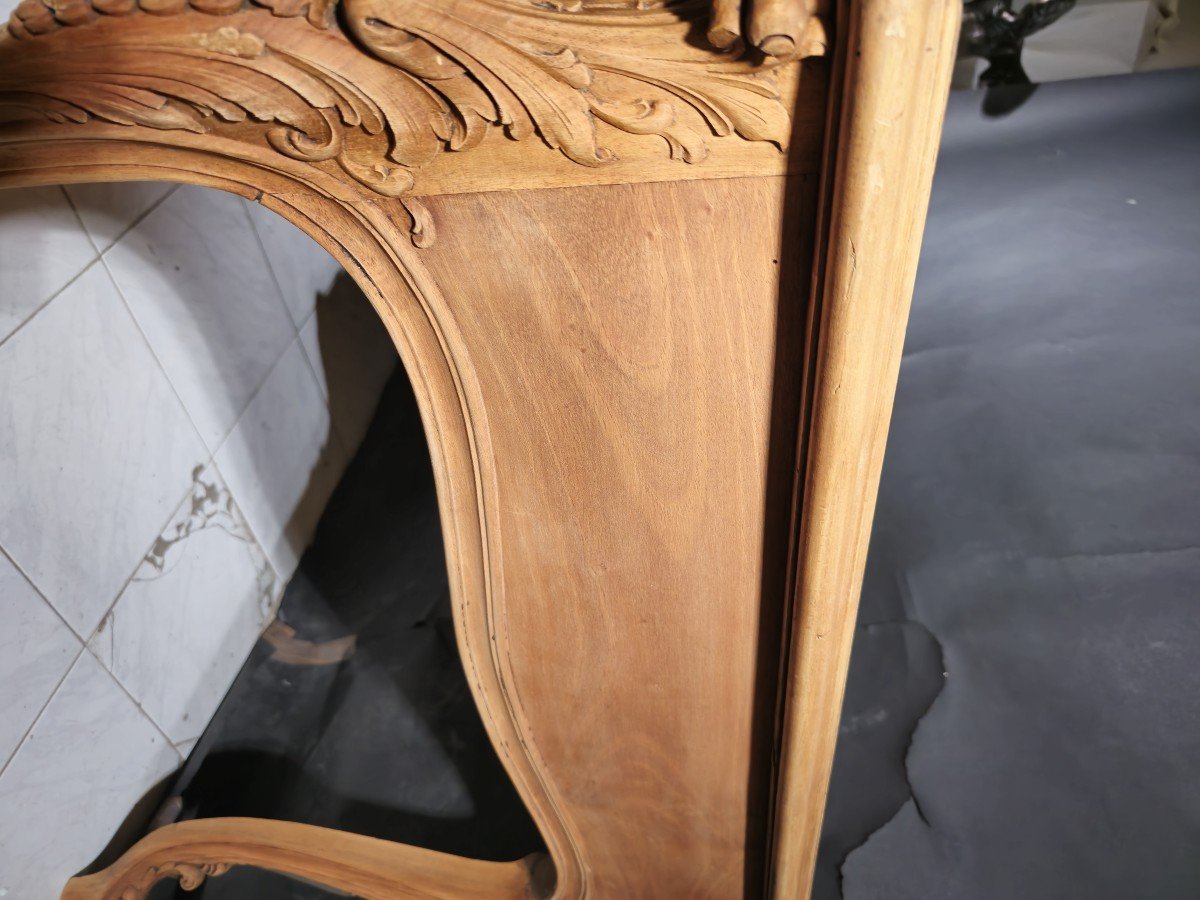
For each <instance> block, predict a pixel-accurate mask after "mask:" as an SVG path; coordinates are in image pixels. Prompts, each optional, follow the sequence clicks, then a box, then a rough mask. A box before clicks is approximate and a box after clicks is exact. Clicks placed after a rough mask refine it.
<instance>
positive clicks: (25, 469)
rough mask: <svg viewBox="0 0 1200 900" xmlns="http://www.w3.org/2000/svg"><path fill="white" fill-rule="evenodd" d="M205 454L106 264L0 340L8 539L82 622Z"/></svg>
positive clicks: (70, 615) (0, 509)
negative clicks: (13, 332)
mask: <svg viewBox="0 0 1200 900" xmlns="http://www.w3.org/2000/svg"><path fill="white" fill-rule="evenodd" d="M206 455H207V454H206V451H205V448H204V445H203V444H202V443H201V442H200V440H199V438H198V437H197V436H196V433H195V430H194V429H193V428H192V425H191V423H190V422H189V421H188V419H187V416H186V415H185V413H184V411H183V409H182V408H181V407H180V405H179V400H178V398H177V397H176V396H175V394H174V392H172V390H171V386H170V384H169V383H168V382H167V379H166V376H164V375H163V372H162V370H161V369H160V368H159V367H158V365H157V363H156V362H155V361H154V357H153V355H152V354H151V353H150V350H149V348H147V346H146V343H145V341H144V340H143V339H142V336H141V334H140V333H139V332H138V330H137V327H136V326H135V325H134V322H133V320H132V319H131V318H130V316H129V311H128V310H127V309H126V308H125V305H124V304H123V303H122V302H121V298H120V296H119V295H118V293H117V290H116V288H115V287H114V286H113V284H112V281H111V280H110V279H109V277H108V275H107V273H106V272H105V270H104V267H103V266H101V265H100V264H96V265H93V266H92V267H91V268H90V269H88V270H87V271H86V272H85V273H84V274H83V275H81V276H80V277H79V279H78V280H76V281H75V282H74V283H72V284H71V286H70V287H68V288H67V289H66V290H65V291H63V292H62V293H61V294H60V295H59V296H58V297H56V298H55V299H54V301H53V302H51V303H50V305H49V306H47V307H46V309H44V310H43V311H42V312H40V313H39V314H38V315H37V316H35V317H34V319H33V320H32V321H31V322H30V323H29V324H28V325H26V326H25V327H24V328H22V329H21V330H20V331H19V332H17V333H16V334H15V335H13V336H12V338H11V339H9V340H8V341H7V342H6V343H5V344H3V345H2V346H0V485H2V486H3V488H2V489H0V546H3V547H4V548H5V549H6V550H7V551H8V552H9V554H10V555H11V556H12V557H13V559H14V560H15V561H16V562H17V563H18V564H19V565H20V566H21V568H22V569H23V570H24V571H25V572H26V573H27V574H28V575H29V577H30V579H31V580H32V581H33V583H34V584H35V585H36V586H37V587H38V589H39V590H40V591H41V592H42V594H44V595H45V596H46V598H47V599H49V600H50V602H51V603H52V604H53V605H54V607H55V608H56V609H57V610H58V612H59V613H60V614H61V615H62V616H63V618H65V619H66V620H67V621H68V622H69V623H70V624H71V626H72V627H74V628H75V629H76V630H77V631H79V633H80V634H82V635H84V636H87V635H89V634H91V631H92V629H93V628H95V626H96V625H97V624H98V623H99V621H100V619H101V617H102V616H103V615H104V613H105V611H106V610H107V609H108V607H109V605H110V604H111V603H112V601H113V600H114V599H116V596H117V593H118V592H119V591H120V589H121V586H122V585H123V584H124V582H125V580H126V579H127V578H128V577H129V575H130V574H131V573H132V572H133V570H134V569H135V568H136V567H137V565H138V561H139V560H140V559H141V558H142V556H143V554H145V552H146V548H147V547H149V546H150V543H151V541H153V540H154V536H155V535H156V534H158V532H159V531H160V530H161V529H162V526H163V523H164V522H166V521H167V519H168V518H169V516H170V515H171V510H173V509H174V508H175V507H176V506H177V505H178V504H179V499H180V498H181V497H182V496H184V494H185V493H186V492H187V487H188V483H189V482H190V476H191V472H192V471H193V469H194V468H195V467H196V465H198V464H201V463H203V462H204V460H205V457H206Z"/></svg>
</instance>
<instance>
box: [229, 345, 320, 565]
mask: <svg viewBox="0 0 1200 900" xmlns="http://www.w3.org/2000/svg"><path fill="white" fill-rule="evenodd" d="M216 463H217V468H218V469H220V470H221V474H222V475H224V476H225V481H226V483H227V484H228V485H229V488H230V490H231V491H232V492H233V496H234V498H235V499H236V501H237V503H238V506H240V507H241V510H242V512H243V513H244V514H245V516H246V519H247V520H248V521H249V523H250V528H251V529H252V530H253V532H254V534H255V536H256V537H257V538H258V541H259V543H260V544H262V546H263V548H264V549H265V550H266V551H267V555H268V556H269V557H270V558H271V562H272V563H273V564H274V565H275V571H276V572H278V573H279V575H280V577H281V578H282V579H283V580H285V581H286V580H287V579H288V577H290V576H291V574H292V572H293V571H294V570H295V568H296V563H297V562H298V561H299V559H300V554H301V553H302V552H303V551H304V548H305V547H307V546H308V544H309V542H310V540H311V539H312V535H313V532H314V530H315V528H316V524H317V520H318V519H319V518H320V516H321V512H322V511H323V510H324V508H325V502H326V501H327V500H328V499H329V495H330V494H331V493H332V492H333V488H334V487H335V486H336V484H337V478H338V476H339V475H340V473H341V471H342V468H343V466H344V455H343V453H342V451H341V449H340V447H339V445H338V443H337V442H336V441H335V440H332V439H331V430H330V426H329V410H328V409H327V408H326V406H325V398H324V397H323V396H322V395H321V391H320V389H319V388H318V387H317V383H316V380H315V379H314V378H313V374H312V370H311V369H310V368H309V366H308V362H307V360H306V359H305V356H304V351H303V350H302V349H301V346H300V342H299V341H298V340H297V341H296V342H294V343H293V344H292V346H291V347H289V348H288V351H287V352H286V353H285V354H284V355H283V358H282V359H280V361H279V365H277V366H276V367H275V369H274V370H273V371H272V372H271V374H270V376H269V377H268V378H267V381H266V383H265V384H264V385H263V387H262V390H261V391H259V392H258V394H257V395H256V396H255V398H254V401H253V402H252V403H251V404H250V407H249V409H247V410H246V414H245V415H244V416H242V418H241V420H240V421H239V422H238V424H237V427H236V428H234V430H233V433H232V434H230V436H229V440H227V441H226V442H225V444H224V445H223V446H222V447H221V449H220V450H218V451H217V455H216Z"/></svg>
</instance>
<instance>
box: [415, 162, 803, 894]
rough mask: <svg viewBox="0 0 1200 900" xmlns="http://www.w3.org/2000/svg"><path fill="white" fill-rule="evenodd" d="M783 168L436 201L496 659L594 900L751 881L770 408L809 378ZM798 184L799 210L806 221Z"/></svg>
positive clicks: (759, 778)
mask: <svg viewBox="0 0 1200 900" xmlns="http://www.w3.org/2000/svg"><path fill="white" fill-rule="evenodd" d="M784 185H785V180H784V179H782V178H759V179H738V180H726V181H710V182H688V183H675V184H654V185H631V186H620V187H609V188H572V189H563V190H546V191H536V192H523V193H505V192H500V193H492V194H482V195H474V196H457V197H443V198H436V199H434V200H431V203H430V208H431V211H432V212H433V214H434V216H435V218H436V219H437V220H438V222H439V223H440V226H441V234H440V236H439V239H438V242H437V243H436V244H435V246H434V247H433V249H432V250H430V251H427V252H426V253H425V254H424V255H423V256H422V260H423V262H424V263H425V265H426V266H427V267H428V268H429V271H430V272H431V274H432V275H433V276H434V278H435V279H436V281H437V282H438V283H439V284H440V285H441V288H442V290H443V292H444V293H445V296H446V301H447V305H448V307H449V308H450V309H451V310H452V314H453V316H454V319H455V322H456V330H457V331H458V332H459V333H460V334H461V336H462V339H463V342H464V345H465V346H466V347H468V348H470V354H471V360H472V368H473V371H474V375H475V377H476V379H477V381H478V390H479V395H480V401H481V409H482V412H483V414H484V415H486V419H487V421H486V432H487V434H488V435H489V436H490V446H489V447H483V448H481V458H482V459H483V460H484V465H483V477H484V482H483V485H482V487H483V491H484V495H485V496H486V497H487V521H488V528H489V545H490V547H491V548H492V555H491V563H492V565H493V567H494V568H493V590H494V592H495V594H494V596H493V599H492V610H493V612H492V621H491V627H492V629H493V634H494V641H495V652H496V654H497V665H498V666H499V668H500V670H501V671H502V673H503V676H502V678H503V681H504V685H505V693H506V694H507V696H508V699H509V702H510V703H511V704H512V709H513V714H514V717H515V719H516V721H517V727H518V730H519V731H520V732H521V733H522V735H523V739H524V740H525V741H526V742H527V746H528V747H529V750H530V753H531V755H532V756H533V758H534V759H535V761H536V765H537V766H538V768H539V771H540V772H541V774H542V777H543V779H544V783H545V785H546V790H547V793H548V794H549V796H550V797H551V799H552V801H553V803H554V805H555V806H556V808H557V810H558V812H559V816H560V818H561V819H562V821H563V822H564V823H565V826H566V830H567V832H568V833H569V835H570V838H571V842H572V844H573V847H574V849H575V852H576V853H577V854H578V855H579V858H580V859H581V860H582V862H583V865H582V869H583V871H584V872H585V878H586V886H587V889H588V890H589V891H594V892H595V895H596V896H599V897H665V896H687V897H740V896H743V892H744V891H745V890H746V888H747V886H748V885H750V886H752V885H754V884H756V883H759V875H760V872H759V870H758V866H759V864H760V862H761V859H760V857H759V853H758V851H759V850H760V849H761V847H757V846H754V843H755V842H756V840H757V842H758V843H761V834H760V826H761V824H762V823H761V822H756V821H752V817H753V816H758V817H762V816H763V815H764V811H763V809H762V804H761V803H760V802H759V799H758V798H757V797H756V796H755V794H756V793H758V792H765V791H766V790H767V784H766V781H765V771H764V770H762V769H760V768H759V764H760V763H761V762H762V761H763V760H762V759H761V758H760V759H758V760H756V759H755V750H756V749H757V750H760V751H762V750H764V749H765V747H764V746H763V744H762V743H761V742H760V743H757V744H756V742H755V737H756V735H755V730H756V729H759V730H760V731H762V730H764V729H765V730H767V731H768V733H769V729H770V727H771V725H770V720H769V716H767V717H760V718H759V720H758V721H757V722H756V721H755V711H756V706H758V705H760V704H762V703H764V702H765V703H766V704H767V706H768V707H769V706H770V703H771V701H772V700H773V697H764V695H763V693H762V691H761V686H760V682H761V672H760V669H759V667H760V664H761V660H760V659H759V656H758V654H759V648H760V646H762V644H763V642H766V644H767V645H768V646H777V641H778V633H777V626H773V627H772V628H771V629H769V630H768V633H766V634H764V633H763V632H762V627H761V626H762V623H763V622H764V620H765V621H768V622H774V621H775V617H776V615H777V614H778V609H779V606H780V605H781V593H774V594H772V595H769V596H764V589H763V585H764V579H766V581H767V583H769V584H776V583H778V582H776V581H775V574H776V573H774V572H764V569H763V566H764V556H769V557H770V558H771V559H772V560H777V559H778V556H777V554H774V553H772V552H771V551H772V550H773V548H771V547H769V546H768V544H770V543H771V542H779V541H780V540H781V537H782V534H783V529H776V530H775V531H774V532H773V533H772V534H771V535H769V536H768V537H766V538H765V539H764V528H765V523H766V521H767V519H768V517H769V513H768V502H767V501H768V497H767V491H768V475H769V468H770V454H769V451H770V443H771V428H772V425H773V424H774V425H775V426H776V427H779V425H780V423H778V422H776V423H772V422H771V411H772V407H773V404H775V401H776V400H777V393H778V392H779V391H783V392H784V393H785V394H790V395H791V397H792V398H793V400H794V397H795V393H796V388H797V372H796V370H795V368H794V366H792V367H788V366H783V367H782V368H783V369H784V371H783V372H782V373H781V372H777V370H776V369H777V359H776V349H777V348H776V336H777V334H778V333H779V331H780V329H781V321H780V320H781V319H782V320H783V323H784V324H783V325H782V328H783V331H784V332H785V333H792V331H793V330H794V329H791V328H790V326H789V325H788V324H787V322H788V320H789V318H791V319H796V318H799V317H800V316H801V314H802V312H803V305H804V304H803V300H802V297H803V293H802V292H800V291H799V290H796V286H797V285H798V284H799V283H800V282H801V281H802V280H803V279H802V278H801V276H800V275H799V273H798V270H799V269H802V268H803V267H804V266H805V262H804V260H803V259H802V258H801V253H800V252H798V251H799V246H798V245H790V246H788V247H786V248H785V249H784V250H783V251H782V253H781V249H780V240H781V234H782V233H783V221H784V220H783V207H784V200H785V192H784ZM802 188H803V184H802V182H800V181H798V180H797V181H794V182H793V191H792V192H791V197H790V200H791V202H792V205H793V208H792V209H791V210H790V214H791V215H794V216H797V217H798V218H800V219H801V220H804V221H811V212H808V211H807V210H806V209H805V206H806V204H805V203H804V200H803V198H804V191H803V190H802ZM735 222H736V223H737V225H736V227H733V226H734V223H735ZM781 270H785V271H787V272H788V275H787V277H786V282H787V284H788V285H789V286H790V288H791V289H792V290H794V291H795V293H794V294H793V295H791V296H787V297H785V298H784V299H783V300H782V301H781V300H780V296H779V294H780V272H781ZM785 358H786V359H788V360H794V359H795V358H796V348H795V347H794V346H793V347H787V348H786V349H785ZM782 406H783V407H784V408H786V407H787V406H788V404H787V403H784V404H782ZM777 408H778V407H777ZM792 408H793V413H792V414H793V416H794V402H793V403H792ZM789 421H794V418H793V419H790V420H789ZM782 427H783V429H784V431H785V432H787V431H789V430H790V429H789V426H788V423H787V422H785V423H783V424H782ZM793 433H794V432H793ZM783 475H784V476H785V477H784V479H783V481H784V482H785V483H786V482H787V481H788V479H789V478H790V470H785V471H784V472H783ZM782 493H783V494H784V495H786V491H782ZM775 564H776V563H775V562H773V563H772V565H775ZM764 605H765V607H766V609H765V612H764ZM769 668H771V667H769ZM770 675H771V676H774V670H773V668H771V671H770ZM759 736H760V737H761V734H760V735H759ZM756 835H759V837H758V838H757V839H755V836H756ZM748 843H749V844H750V845H749V846H748Z"/></svg>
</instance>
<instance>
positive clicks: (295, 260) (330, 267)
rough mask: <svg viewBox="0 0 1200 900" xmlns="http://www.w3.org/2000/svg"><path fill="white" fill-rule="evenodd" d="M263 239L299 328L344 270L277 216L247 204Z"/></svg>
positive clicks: (316, 245)
mask: <svg viewBox="0 0 1200 900" xmlns="http://www.w3.org/2000/svg"><path fill="white" fill-rule="evenodd" d="M246 208H247V209H248V210H249V211H250V217H251V218H252V219H253V220H254V227H255V229H256V230H257V231H258V235H259V237H260V238H261V239H262V244H263V249H264V250H266V252H267V259H269V260H270V261H271V269H272V271H274V273H275V277H276V279H278V281H279V289H280V290H281V291H283V299H284V300H285V301H287V306H288V310H289V311H290V312H291V314H292V320H293V321H294V322H295V323H296V324H297V325H300V324H301V323H302V322H304V321H306V320H307V319H308V317H309V316H310V315H311V314H312V311H313V308H314V307H315V306H316V303H317V297H318V296H319V295H321V294H323V293H325V292H326V291H328V290H329V287H330V285H332V284H333V279H334V278H335V277H336V276H337V275H339V274H341V272H342V267H341V265H339V264H338V262H337V261H336V260H335V259H334V258H333V257H332V256H330V255H329V254H328V253H326V252H325V250H324V248H322V247H321V245H320V244H318V243H317V242H316V241H314V240H313V239H312V238H310V237H309V236H308V235H306V234H305V233H304V232H303V231H301V230H300V229H299V228H297V227H296V226H294V225H293V224H292V223H291V222H289V221H287V220H286V219H284V218H283V217H282V216H280V215H278V214H277V213H273V212H271V210H269V209H267V208H266V207H264V206H262V205H260V204H258V203H251V202H249V201H247V202H246Z"/></svg>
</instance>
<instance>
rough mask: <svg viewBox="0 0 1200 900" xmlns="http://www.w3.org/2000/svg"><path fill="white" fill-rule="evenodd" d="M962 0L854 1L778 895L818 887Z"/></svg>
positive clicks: (841, 70)
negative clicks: (823, 829) (847, 687)
mask: <svg viewBox="0 0 1200 900" xmlns="http://www.w3.org/2000/svg"><path fill="white" fill-rule="evenodd" d="M961 10H962V4H961V2H960V0H856V2H853V3H850V2H842V3H840V4H839V9H838V21H837V29H838V31H839V33H841V34H842V36H841V37H839V40H838V42H837V51H836V53H837V55H836V57H835V60H834V65H835V69H834V74H833V77H832V82H833V84H834V86H835V87H834V91H833V94H832V96H831V101H830V126H831V127H830V129H829V143H828V146H827V151H826V165H825V167H824V175H823V185H822V194H823V201H822V207H823V209H822V213H821V216H822V220H821V223H820V224H819V229H820V232H819V236H818V246H825V248H826V249H825V251H824V256H823V257H822V258H820V259H818V261H817V266H818V268H817V272H816V277H815V278H814V294H813V303H812V304H811V313H810V315H811V318H810V324H809V340H808V341H807V342H806V346H807V348H808V349H807V352H808V353H809V359H808V360H807V365H806V368H807V369H808V371H809V376H808V387H807V398H806V404H805V406H806V408H805V410H804V412H803V415H802V422H801V435H800V458H801V466H800V467H799V469H798V476H799V480H798V483H797V491H796V494H797V499H796V503H795V505H794V508H795V509H796V511H797V517H796V521H795V523H794V528H795V530H796V532H797V540H796V543H795V554H794V557H793V560H792V564H791V568H792V576H791V580H792V584H793V602H792V612H791V625H790V627H789V628H788V630H787V634H786V636H785V645H786V651H785V655H786V670H785V674H784V693H783V703H782V707H781V718H782V741H781V747H780V751H779V770H778V780H777V792H776V800H775V803H776V806H775V815H774V838H773V861H772V865H771V885H770V895H771V896H772V897H774V898H776V900H793V898H798V897H807V896H808V895H809V893H810V891H811V889H812V879H813V872H814V869H815V865H816V857H817V846H818V842H819V840H820V836H821V826H822V821H823V816H824V810H825V799H826V794H827V792H828V787H829V777H830V773H831V769H832V765H833V754H834V748H835V745H836V743H837V732H838V725H839V722H840V719H841V711H842V698H843V693H844V690H845V684H846V673H847V669H848V665H849V658H850V647H851V643H852V641H853V637H854V629H855V622H856V616H857V611H858V602H859V595H860V593H861V590H862V579H863V571H864V568H865V564H866V556H867V547H868V543H869V541H870V536H871V525H872V521H873V517H874V510H875V501H876V495H877V493H878V488H879V478H880V473H881V470H882V465H883V454H884V448H885V445H886V441H887V431H888V426H889V424H890V420H891V411H892V403H893V400H894V397H895V387H896V380H897V375H898V373H899V368H900V358H901V355H902V352H903V346H904V333H905V328H906V326H907V322H908V312H909V307H910V305H911V301H912V292H913V286H914V283H915V279H916V268H917V259H918V256H919V253H920V246H921V236H922V232H923V230H924V226H925V216H926V211H927V208H928V205H929V194H930V188H931V185H932V180H933V169H934V163H935V160H936V157H937V148H938V140H939V138H940V135H941V128H942V120H943V117H944V114H945V107H946V101H947V97H948V93H949V88H950V74H951V69H952V67H953V63H954V57H955V45H956V41H957V34H958V25H959V19H960V16H961Z"/></svg>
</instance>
